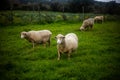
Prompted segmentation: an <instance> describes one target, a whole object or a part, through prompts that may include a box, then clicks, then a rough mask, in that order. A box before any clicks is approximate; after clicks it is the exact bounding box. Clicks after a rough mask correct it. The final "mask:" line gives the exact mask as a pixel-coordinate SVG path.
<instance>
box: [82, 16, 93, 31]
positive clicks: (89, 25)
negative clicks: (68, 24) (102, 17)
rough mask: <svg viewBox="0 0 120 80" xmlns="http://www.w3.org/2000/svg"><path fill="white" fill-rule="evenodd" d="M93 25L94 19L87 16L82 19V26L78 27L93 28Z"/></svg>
mask: <svg viewBox="0 0 120 80" xmlns="http://www.w3.org/2000/svg"><path fill="white" fill-rule="evenodd" d="M93 25H94V19H93V18H89V19H86V20H84V21H83V23H82V26H81V27H80V30H81V31H82V30H87V29H88V28H91V29H92V28H93Z"/></svg>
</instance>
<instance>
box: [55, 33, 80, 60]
mask: <svg viewBox="0 0 120 80" xmlns="http://www.w3.org/2000/svg"><path fill="white" fill-rule="evenodd" d="M55 38H56V39H57V50H58V60H60V54H61V53H68V59H70V54H71V53H72V52H73V51H75V50H76V49H77V47H78V37H77V36H76V34H74V33H69V34H67V35H66V36H63V35H62V34H58V35H57V36H56V37H55Z"/></svg>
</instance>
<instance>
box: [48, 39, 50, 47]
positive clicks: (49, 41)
mask: <svg viewBox="0 0 120 80" xmlns="http://www.w3.org/2000/svg"><path fill="white" fill-rule="evenodd" d="M48 45H49V47H50V39H49V40H48Z"/></svg>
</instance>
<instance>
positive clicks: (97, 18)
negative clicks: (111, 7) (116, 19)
mask: <svg viewBox="0 0 120 80" xmlns="http://www.w3.org/2000/svg"><path fill="white" fill-rule="evenodd" d="M103 20H104V16H96V17H94V21H95V22H96V23H98V22H100V23H103Z"/></svg>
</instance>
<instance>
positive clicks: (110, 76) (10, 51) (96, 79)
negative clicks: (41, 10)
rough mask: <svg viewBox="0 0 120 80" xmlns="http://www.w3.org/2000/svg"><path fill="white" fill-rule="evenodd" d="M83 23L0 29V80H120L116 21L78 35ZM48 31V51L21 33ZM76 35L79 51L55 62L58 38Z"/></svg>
mask: <svg viewBox="0 0 120 80" xmlns="http://www.w3.org/2000/svg"><path fill="white" fill-rule="evenodd" d="M81 24H82V23H81V22H80V23H67V22H58V23H51V24H45V25H26V26H6V27H0V33H1V34H0V37H1V38H0V80H120V72H119V70H120V62H119V61H120V54H119V53H120V50H119V48H120V32H119V31H120V27H119V25H118V24H119V22H118V21H111V22H105V23H103V24H95V25H94V29H93V30H89V31H85V32H81V31H79V27H80V25H81ZM41 29H49V30H51V31H52V33H53V34H52V38H51V47H47V48H44V47H43V45H36V46H35V48H34V49H33V48H32V44H31V43H29V42H28V41H26V40H24V39H21V38H20V32H22V31H29V30H41ZM70 32H73V33H76V34H77V36H78V38H79V47H78V49H77V51H76V52H74V53H72V55H71V59H70V60H67V55H66V54H63V55H62V56H61V60H60V61H57V48H56V40H55V39H54V37H55V36H56V35H57V34H59V33H62V34H64V35H65V34H67V33H70Z"/></svg>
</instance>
